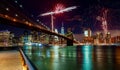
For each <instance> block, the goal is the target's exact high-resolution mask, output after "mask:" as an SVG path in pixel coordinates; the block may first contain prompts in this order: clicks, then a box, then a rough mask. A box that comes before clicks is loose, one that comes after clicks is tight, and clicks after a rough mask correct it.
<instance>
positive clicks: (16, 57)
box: [0, 50, 23, 70]
mask: <svg viewBox="0 0 120 70" xmlns="http://www.w3.org/2000/svg"><path fill="white" fill-rule="evenodd" d="M0 70H23V69H22V64H21V61H20V53H19V51H17V50H5V51H0Z"/></svg>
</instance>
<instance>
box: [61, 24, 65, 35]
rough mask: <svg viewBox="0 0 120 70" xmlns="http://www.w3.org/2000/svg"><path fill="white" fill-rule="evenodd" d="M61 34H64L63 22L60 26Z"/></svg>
mask: <svg viewBox="0 0 120 70" xmlns="http://www.w3.org/2000/svg"><path fill="white" fill-rule="evenodd" d="M61 34H63V35H64V34H65V33H64V24H63V22H62V27H61Z"/></svg>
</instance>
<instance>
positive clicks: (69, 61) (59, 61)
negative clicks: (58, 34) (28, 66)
mask: <svg viewBox="0 0 120 70" xmlns="http://www.w3.org/2000/svg"><path fill="white" fill-rule="evenodd" d="M24 52H25V53H26V55H27V56H28V57H29V59H30V60H31V61H32V62H33V63H34V64H35V66H36V67H37V68H38V70H113V69H116V68H117V69H120V48H119V47H116V46H87V45H85V46H67V47H64V48H63V47H60V46H52V47H46V46H43V47H39V46H24Z"/></svg>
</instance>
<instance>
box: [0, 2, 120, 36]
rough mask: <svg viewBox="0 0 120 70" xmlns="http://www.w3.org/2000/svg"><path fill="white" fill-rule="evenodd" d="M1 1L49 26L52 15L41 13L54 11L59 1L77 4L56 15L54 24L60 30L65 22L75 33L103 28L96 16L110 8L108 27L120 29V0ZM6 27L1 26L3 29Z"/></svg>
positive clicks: (66, 26) (10, 28) (65, 3)
mask: <svg viewBox="0 0 120 70" xmlns="http://www.w3.org/2000/svg"><path fill="white" fill-rule="evenodd" d="M1 1H3V0H1ZM5 2H7V3H5ZM1 3H3V4H4V3H5V4H7V5H8V3H9V5H8V6H9V7H12V8H14V9H16V10H15V12H18V11H19V14H21V13H22V14H24V15H25V16H27V17H29V18H30V19H31V20H32V21H35V22H37V20H38V19H39V22H42V23H43V24H44V25H46V26H48V27H50V22H51V21H50V16H44V17H43V16H39V15H40V14H42V13H46V12H49V11H53V9H54V7H55V5H56V4H58V3H60V4H63V5H64V6H65V7H70V6H77V7H78V8H77V9H75V10H72V11H69V12H65V13H62V14H57V15H54V26H55V28H57V29H58V31H59V32H60V28H61V26H62V23H63V24H64V27H65V30H66V29H67V28H72V30H73V33H77V34H80V33H83V30H84V29H85V28H90V29H92V31H98V30H102V27H101V22H100V21H98V20H96V17H97V16H102V12H103V9H108V14H107V22H108V29H109V30H113V29H120V27H119V26H120V1H119V0H4V2H1ZM22 17H24V16H22ZM38 24H39V23H38ZM5 27H6V26H4V28H2V26H0V28H1V30H3V29H5ZM7 28H8V30H12V27H9V26H8V27H7ZM7 28H6V29H7ZM13 29H14V28H13ZM17 31H19V29H18V30H17ZM21 31H22V30H21Z"/></svg>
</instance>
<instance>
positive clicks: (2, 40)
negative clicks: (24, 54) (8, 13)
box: [0, 30, 10, 46]
mask: <svg viewBox="0 0 120 70" xmlns="http://www.w3.org/2000/svg"><path fill="white" fill-rule="evenodd" d="M9 39H10V31H8V30H6V31H0V46H8V45H9V43H10V40H9Z"/></svg>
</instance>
